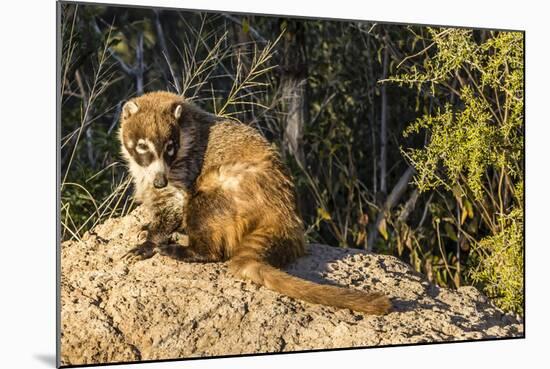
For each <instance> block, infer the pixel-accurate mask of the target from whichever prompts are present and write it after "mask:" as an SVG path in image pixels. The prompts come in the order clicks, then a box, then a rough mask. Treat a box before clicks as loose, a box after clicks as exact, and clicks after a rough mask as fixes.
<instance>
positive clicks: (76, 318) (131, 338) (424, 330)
mask: <svg viewBox="0 0 550 369" xmlns="http://www.w3.org/2000/svg"><path fill="white" fill-rule="evenodd" d="M143 218H144V214H143V213H142V211H141V210H140V209H139V208H138V209H137V210H136V211H134V212H133V213H132V214H130V215H128V216H126V217H123V218H118V219H111V220H109V221H107V222H106V223H104V224H102V225H100V226H97V227H96V228H95V229H94V231H93V232H91V233H89V234H86V235H85V236H84V237H83V240H82V241H80V242H72V241H68V242H64V243H63V244H62V256H61V257H62V259H61V260H62V263H61V266H62V275H61V307H62V315H61V332H62V336H61V361H62V364H63V365H71V364H72V365H77V364H92V363H108V362H118V361H136V360H154V359H170V358H182V357H197V356H218V355H237V354H250V353H260V352H282V351H297V350H310V349H324V348H341V347H364V346H377V345H392V344H407V343H419V342H442V341H460V340H468V339H481V338H498V337H518V336H523V324H522V323H521V322H520V321H518V320H517V319H516V318H515V317H513V316H510V315H505V314H503V313H502V311H500V310H499V309H498V308H496V307H495V306H493V305H492V304H491V303H490V302H489V301H488V300H487V298H486V297H485V296H483V295H482V294H481V293H480V292H478V291H477V290H476V289H475V288H472V287H462V288H459V289H458V290H448V289H443V288H439V287H437V286H435V285H433V284H431V283H429V282H428V281H427V280H426V279H425V278H424V277H423V276H422V275H420V274H418V273H416V272H414V271H413V270H412V269H411V268H410V267H409V266H407V265H406V264H404V263H403V262H401V261H399V260H398V259H397V258H395V257H392V256H385V255H374V254H369V253H365V252H361V251H356V250H349V249H339V248H334V247H329V246H324V245H310V246H309V247H308V252H309V255H308V256H307V257H304V258H302V259H301V260H299V261H298V262H296V263H294V264H293V265H291V266H289V267H288V268H287V270H288V272H290V273H292V274H294V275H298V276H300V277H302V278H306V279H309V280H313V281H317V282H322V283H335V284H339V285H343V286H349V287H351V288H357V289H362V290H365V291H374V290H376V291H381V292H384V293H386V294H388V295H389V296H390V297H391V298H392V302H393V304H394V306H395V311H394V312H393V313H391V314H389V315H386V316H383V317H377V316H368V315H363V314H360V313H356V312H352V311H350V310H337V309H335V308H332V307H327V306H320V305H312V304H308V303H305V302H301V301H297V300H294V299H291V298H289V297H286V296H282V295H280V294H278V293H275V292H272V291H270V290H268V289H266V288H263V287H259V286H257V285H255V284H253V283H251V282H244V281H240V280H235V279H234V278H232V277H231V275H229V274H228V272H227V268H226V265H225V264H224V263H212V264H187V263H182V262H178V261H176V260H173V259H170V258H168V257H164V256H160V255H155V256H154V257H152V258H151V259H148V260H145V261H140V262H137V263H136V264H133V265H128V264H127V263H126V262H124V261H123V260H121V257H122V255H124V254H125V253H126V251H127V250H129V249H130V248H131V247H133V246H134V245H135V244H136V237H137V236H136V235H137V233H138V230H139V227H140V224H142V223H143V221H144V219H143Z"/></svg>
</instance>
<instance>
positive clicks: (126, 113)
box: [122, 101, 139, 119]
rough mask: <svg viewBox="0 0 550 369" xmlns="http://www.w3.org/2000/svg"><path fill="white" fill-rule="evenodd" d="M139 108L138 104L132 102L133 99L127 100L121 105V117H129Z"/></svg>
mask: <svg viewBox="0 0 550 369" xmlns="http://www.w3.org/2000/svg"><path fill="white" fill-rule="evenodd" d="M138 110H139V106H138V105H137V104H136V103H135V102H133V101H128V102H127V103H126V104H124V106H123V107H122V117H123V118H124V119H126V118H128V117H130V116H131V115H133V114H135V113H137V112H138Z"/></svg>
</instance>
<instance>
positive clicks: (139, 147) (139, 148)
mask: <svg viewBox="0 0 550 369" xmlns="http://www.w3.org/2000/svg"><path fill="white" fill-rule="evenodd" d="M148 150H149V146H147V145H146V144H145V143H144V142H140V143H138V144H137V146H136V151H137V152H138V154H145V153H146V152H147V151H148Z"/></svg>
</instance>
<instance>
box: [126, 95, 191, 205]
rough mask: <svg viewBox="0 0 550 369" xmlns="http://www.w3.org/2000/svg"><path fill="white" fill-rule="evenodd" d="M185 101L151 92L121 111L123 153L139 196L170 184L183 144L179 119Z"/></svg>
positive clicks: (175, 96) (127, 104)
mask: <svg viewBox="0 0 550 369" xmlns="http://www.w3.org/2000/svg"><path fill="white" fill-rule="evenodd" d="M184 105H185V102H184V99H183V98H182V97H180V96H179V95H176V94H172V93H169V92H162V91H161V92H150V93H147V94H145V95H142V96H140V97H137V98H133V99H131V100H129V101H128V102H126V103H125V104H124V106H123V108H122V114H121V125H120V132H119V133H120V141H121V144H122V145H121V146H122V154H123V155H124V157H125V159H126V160H127V162H128V164H129V169H130V173H131V174H132V177H133V179H134V182H135V184H136V195H138V196H137V197H139V194H140V192H142V191H143V190H145V189H147V188H151V187H154V188H157V189H160V188H164V187H166V186H167V185H168V180H169V175H168V174H169V172H170V166H171V164H172V163H173V162H174V160H175V159H176V157H177V155H178V150H179V149H180V146H181V144H182V142H180V141H182V137H181V134H180V120H181V118H182V114H183V109H184Z"/></svg>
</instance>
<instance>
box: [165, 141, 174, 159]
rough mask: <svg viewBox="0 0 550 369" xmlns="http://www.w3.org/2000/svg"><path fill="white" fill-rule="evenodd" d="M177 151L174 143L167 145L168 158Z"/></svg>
mask: <svg viewBox="0 0 550 369" xmlns="http://www.w3.org/2000/svg"><path fill="white" fill-rule="evenodd" d="M175 151H176V150H175V147H174V143H173V142H172V141H170V142H168V145H166V154H168V156H172V155H174V153H175Z"/></svg>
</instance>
